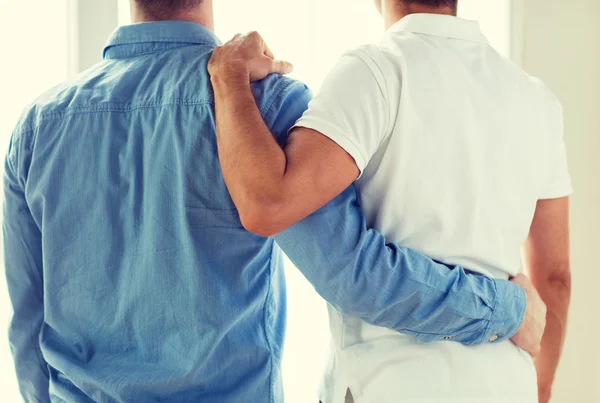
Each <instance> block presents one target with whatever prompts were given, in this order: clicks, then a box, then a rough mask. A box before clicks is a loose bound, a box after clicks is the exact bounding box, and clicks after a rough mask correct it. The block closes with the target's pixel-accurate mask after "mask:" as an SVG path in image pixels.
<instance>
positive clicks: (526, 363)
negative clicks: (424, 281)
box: [330, 308, 537, 403]
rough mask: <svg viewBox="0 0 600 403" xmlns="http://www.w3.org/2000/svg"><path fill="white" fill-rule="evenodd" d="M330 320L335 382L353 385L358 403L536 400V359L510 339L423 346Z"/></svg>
mask: <svg viewBox="0 0 600 403" xmlns="http://www.w3.org/2000/svg"><path fill="white" fill-rule="evenodd" d="M330 309H332V308H330ZM330 320H331V327H332V329H331V330H332V335H333V338H334V346H335V347H334V348H335V352H334V354H335V360H336V362H337V365H336V368H338V370H339V373H338V374H334V378H337V379H336V382H338V381H340V382H345V383H346V384H347V385H346V386H347V387H350V389H351V390H352V392H353V395H354V397H355V402H356V403H361V402H372V401H377V402H380V403H384V402H395V401H399V400H397V399H398V398H399V397H401V398H402V399H403V400H401V401H402V402H404V401H407V402H408V401H410V402H412V401H415V402H426V401H430V400H427V399H433V400H434V401H436V402H444V403H446V402H450V401H452V399H459V400H460V401H469V399H474V400H478V399H479V401H480V402H488V401H489V402H490V403H491V402H494V403H496V402H507V403H508V402H511V403H512V402H519V403H520V402H521V401H522V402H527V403H535V402H536V399H537V385H536V383H537V382H536V372H535V367H534V365H533V360H532V358H531V356H530V355H529V354H528V353H526V352H525V351H523V350H521V349H519V348H518V347H516V346H515V345H514V344H512V343H511V342H510V341H506V342H502V343H497V344H485V345H480V346H464V345H462V344H459V343H455V342H447V341H444V342H435V343H422V342H419V341H417V340H415V339H414V338H412V337H410V336H406V335H402V334H400V333H396V332H393V331H391V330H388V329H385V328H380V327H376V326H372V325H369V324H367V323H365V322H363V321H361V320H360V319H357V318H350V317H343V316H341V315H339V314H338V313H337V312H335V313H334V314H332V315H330ZM395 399H396V400H395ZM411 399H412V400H411Z"/></svg>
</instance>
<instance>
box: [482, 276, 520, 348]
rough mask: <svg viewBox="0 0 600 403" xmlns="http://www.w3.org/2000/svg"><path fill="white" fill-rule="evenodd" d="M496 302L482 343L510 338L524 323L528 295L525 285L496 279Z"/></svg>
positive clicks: (497, 341)
mask: <svg viewBox="0 0 600 403" xmlns="http://www.w3.org/2000/svg"><path fill="white" fill-rule="evenodd" d="M494 284H495V286H496V302H495V306H494V310H493V311H492V316H491V317H490V319H489V322H488V327H487V330H486V332H485V333H484V334H483V337H482V339H481V340H480V343H481V344H485V343H499V342H502V341H505V340H508V339H510V338H511V337H512V336H514V335H515V333H517V330H519V328H520V327H521V323H523V318H524V317H525V310H526V308H527V296H526V295H525V290H524V289H523V287H521V286H519V285H517V284H513V283H511V282H510V281H506V280H497V279H496V280H494Z"/></svg>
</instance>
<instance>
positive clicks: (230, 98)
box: [212, 75, 286, 210]
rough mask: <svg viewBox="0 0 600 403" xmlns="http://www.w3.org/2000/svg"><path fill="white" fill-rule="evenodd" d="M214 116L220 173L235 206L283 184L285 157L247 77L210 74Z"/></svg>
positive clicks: (270, 193)
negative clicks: (267, 123) (266, 121)
mask: <svg viewBox="0 0 600 403" xmlns="http://www.w3.org/2000/svg"><path fill="white" fill-rule="evenodd" d="M212 83H213V88H214V94H215V114H216V120H217V147H218V151H219V159H220V162H221V168H222V170H223V176H224V179H225V182H226V184H227V187H228V189H229V192H230V193H231V197H232V198H233V201H234V203H235V204H236V206H237V207H238V209H241V210H243V209H245V208H249V207H250V206H251V205H252V204H256V203H257V202H260V199H261V198H264V199H265V200H264V201H265V203H266V204H269V203H267V202H268V201H269V200H271V199H272V198H275V197H277V196H278V194H279V192H281V190H282V188H281V185H282V180H283V175H284V173H285V166H286V157H285V154H284V152H283V150H282V149H281V148H280V147H279V145H278V144H277V142H276V141H275V139H274V138H273V135H272V134H271V132H270V131H269V129H268V127H267V126H266V125H265V123H264V121H263V119H262V116H261V115H260V112H259V110H258V107H257V106H256V102H255V100H254V96H253V94H252V92H251V90H250V84H249V81H248V79H247V78H246V79H244V78H237V77H233V78H231V77H223V76H220V75H215V76H213V77H212Z"/></svg>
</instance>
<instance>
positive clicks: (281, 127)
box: [262, 81, 526, 345]
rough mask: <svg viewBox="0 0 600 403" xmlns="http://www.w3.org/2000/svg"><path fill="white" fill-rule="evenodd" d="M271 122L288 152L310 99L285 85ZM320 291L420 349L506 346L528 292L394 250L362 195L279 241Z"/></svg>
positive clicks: (351, 194) (350, 192)
mask: <svg viewBox="0 0 600 403" xmlns="http://www.w3.org/2000/svg"><path fill="white" fill-rule="evenodd" d="M275 94H276V95H275V96H274V97H273V98H272V100H271V101H270V102H269V108H268V109H266V110H263V111H262V112H263V117H264V118H265V121H266V123H267V125H269V127H270V128H271V131H272V132H273V134H274V136H276V137H277V139H278V141H279V142H280V144H283V143H285V139H286V138H287V132H288V130H289V128H290V127H292V126H293V124H294V123H295V121H296V120H297V119H298V118H299V117H300V116H301V115H302V113H303V112H304V111H305V110H306V108H307V104H308V102H309V100H310V91H309V90H308V89H307V88H306V87H305V86H304V85H302V84H300V83H297V82H291V81H289V82H286V81H284V84H281V90H280V91H276V92H275ZM275 239H276V241H277V243H278V244H279V246H280V247H281V248H282V249H283V251H284V252H285V253H286V254H287V255H288V257H289V258H290V260H291V261H292V262H293V263H294V264H295V265H296V267H297V268H298V269H299V270H300V271H301V272H302V273H303V274H304V276H305V277H306V278H307V279H308V281H309V282H310V283H311V284H312V285H313V286H314V287H315V290H316V291H317V292H318V293H319V294H320V295H321V296H322V297H323V298H324V299H325V300H327V301H328V302H329V303H330V304H331V305H332V306H333V307H335V308H336V309H337V310H338V311H339V312H340V313H342V314H344V315H348V316H354V317H359V318H361V319H362V320H364V321H366V322H368V323H370V324H373V325H376V326H383V327H386V328H389V329H392V330H395V331H399V332H402V333H405V334H408V335H412V336H414V337H415V338H417V339H418V340H420V341H423V342H432V341H439V340H444V339H448V338H449V339H450V340H453V341H456V342H461V343H463V344H469V345H470V344H482V343H488V342H500V341H503V340H506V339H508V338H510V337H511V336H513V335H514V333H515V332H516V331H517V330H518V328H519V327H520V324H521V322H522V320H523V316H524V313H525V307H526V297H525V292H524V290H523V289H522V288H521V287H519V286H517V285H514V284H512V283H510V282H508V281H505V280H497V279H492V278H489V277H486V276H483V275H479V274H476V273H473V272H470V271H466V270H465V269H464V268H462V267H459V266H453V267H448V266H445V265H443V264H440V263H437V262H435V261H433V260H432V259H430V258H428V257H427V256H425V255H423V254H421V253H418V252H416V251H413V250H411V249H408V248H404V247H401V246H399V245H396V244H393V243H386V240H385V238H384V237H383V235H382V234H380V233H379V232H377V231H375V230H373V229H368V228H367V227H366V223H365V217H364V214H363V212H362V209H361V208H360V206H359V204H358V201H357V195H356V192H355V189H354V187H350V188H348V189H347V190H346V191H344V192H343V193H342V194H341V195H339V196H338V197H337V198H336V199H334V200H333V201H331V202H330V203H329V204H327V205H326V206H325V207H323V208H322V209H320V210H318V211H317V212H315V213H314V214H312V215H311V216H309V217H308V218H306V219H305V220H303V221H301V222H299V223H297V224H296V225H294V226H293V227H291V228H289V229H288V230H286V231H284V232H283V233H281V234H279V235H277V236H276V237H275Z"/></svg>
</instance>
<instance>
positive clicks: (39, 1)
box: [0, 0, 68, 402]
mask: <svg viewBox="0 0 600 403" xmlns="http://www.w3.org/2000/svg"><path fill="white" fill-rule="evenodd" d="M33 3H34V4H32V2H30V1H0V37H1V38H5V39H6V40H4V41H3V43H2V52H3V54H4V56H6V58H3V59H2V63H0V88H2V94H3V95H4V96H2V97H0V111H2V112H1V114H0V153H1V155H2V157H3V158H2V160H4V155H5V154H6V148H7V146H8V142H9V138H10V135H11V133H12V130H13V129H14V127H15V124H16V123H17V120H18V119H19V116H20V115H21V112H22V110H23V108H24V107H25V105H27V104H29V103H30V102H32V101H33V100H34V99H35V98H36V97H37V96H39V95H40V94H41V93H42V92H44V91H45V90H47V89H50V88H51V87H53V86H55V85H56V84H59V83H60V82H61V81H64V80H65V79H66V78H67V72H68V55H67V43H68V41H67V0H53V1H45V0H36V1H34V2H33ZM32 9H35V12H32ZM3 166H4V164H2V167H3ZM1 170H2V168H0V173H1ZM0 200H1V198H0ZM0 203H1V201H0ZM1 249H2V248H0V250H1ZM1 253H2V252H0V254H1ZM0 262H3V259H0ZM0 266H1V264H0ZM1 271H2V273H1V275H0V391H1V392H0V401H3V402H19V401H22V400H21V395H20V394H19V390H18V387H17V382H16V379H15V375H14V365H13V361H12V356H11V354H10V349H9V345H8V340H7V337H6V334H7V333H6V329H7V328H8V324H9V320H10V318H11V316H12V310H11V305H10V302H9V298H8V292H7V289H6V280H5V276H4V267H2V270H1Z"/></svg>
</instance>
